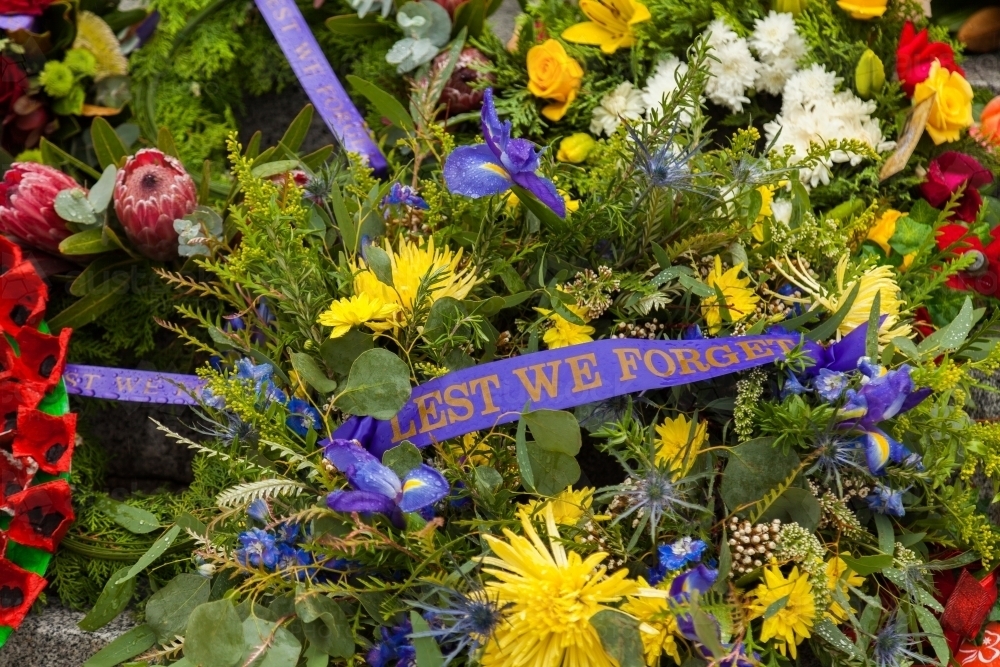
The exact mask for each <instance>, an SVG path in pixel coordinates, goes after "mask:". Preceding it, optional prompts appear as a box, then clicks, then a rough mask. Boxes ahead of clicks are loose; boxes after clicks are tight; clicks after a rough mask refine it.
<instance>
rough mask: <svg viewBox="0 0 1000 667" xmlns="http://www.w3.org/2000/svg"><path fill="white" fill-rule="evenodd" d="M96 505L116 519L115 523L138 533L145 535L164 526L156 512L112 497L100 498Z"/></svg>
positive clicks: (98, 508)
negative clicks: (153, 512)
mask: <svg viewBox="0 0 1000 667" xmlns="http://www.w3.org/2000/svg"><path fill="white" fill-rule="evenodd" d="M94 507H95V508H96V509H97V510H99V511H101V512H103V513H104V514H107V515H108V516H109V517H111V518H112V519H114V521H115V523H117V524H118V525H119V526H121V527H122V528H124V529H125V530H128V531H130V532H132V533H135V534H136V535H145V534H146V533H151V532H153V531H154V530H157V529H158V528H162V526H161V525H160V521H159V519H157V518H156V515H155V514H152V513H151V512H147V511H146V510H144V509H141V508H139V507H133V506H132V505H127V504H125V503H120V502H118V501H117V500H112V499H111V498H107V497H104V498H100V499H98V501H97V502H96V503H94Z"/></svg>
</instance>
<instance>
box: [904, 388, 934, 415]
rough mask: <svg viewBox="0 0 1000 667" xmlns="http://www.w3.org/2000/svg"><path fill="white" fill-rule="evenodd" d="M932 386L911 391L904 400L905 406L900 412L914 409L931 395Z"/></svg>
mask: <svg viewBox="0 0 1000 667" xmlns="http://www.w3.org/2000/svg"><path fill="white" fill-rule="evenodd" d="M931 393H932V392H931V389H930V387H924V388H923V389H917V390H916V391H911V392H910V395H909V396H907V397H906V400H905V401H903V407H901V408H900V409H899V412H900V414H902V413H904V412H907V411H909V410H912V409H913V408H915V407H917V406H918V405H920V404H921V403H923V401H924V399H925V398H927V397H928V396H930V395H931Z"/></svg>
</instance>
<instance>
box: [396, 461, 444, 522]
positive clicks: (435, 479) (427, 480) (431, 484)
mask: <svg viewBox="0 0 1000 667" xmlns="http://www.w3.org/2000/svg"><path fill="white" fill-rule="evenodd" d="M446 495H448V481H447V480H446V479H445V478H444V476H443V475H441V473H439V472H438V471H437V470H435V469H434V468H432V467H430V466H429V465H426V464H421V465H419V466H417V467H416V468H414V469H413V470H411V471H410V472H408V473H407V474H406V477H404V478H403V497H402V498H400V500H399V509H401V510H403V511H404V512H415V511H417V510H419V509H421V508H424V507H428V506H430V505H433V504H434V503H436V502H437V501H439V500H441V499H442V498H444V497H445V496H446Z"/></svg>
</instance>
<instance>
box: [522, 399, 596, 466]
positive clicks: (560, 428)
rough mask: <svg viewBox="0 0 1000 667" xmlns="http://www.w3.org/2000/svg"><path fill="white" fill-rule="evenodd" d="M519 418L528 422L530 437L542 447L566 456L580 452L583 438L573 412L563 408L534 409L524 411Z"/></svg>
mask: <svg viewBox="0 0 1000 667" xmlns="http://www.w3.org/2000/svg"><path fill="white" fill-rule="evenodd" d="M521 419H523V420H524V421H525V422H526V423H527V424H528V429H529V430H530V431H531V437H533V438H534V439H535V444H537V445H538V446H539V447H541V448H542V449H544V450H546V451H550V452H560V453H562V454H566V455H568V456H576V455H577V454H579V453H580V445H581V444H583V440H582V437H581V435H580V424H579V423H578V422H577V421H576V417H574V416H573V413H571V412H566V411H565V410H535V411H533V412H526V413H524V414H523V415H521Z"/></svg>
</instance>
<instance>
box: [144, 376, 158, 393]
mask: <svg viewBox="0 0 1000 667" xmlns="http://www.w3.org/2000/svg"><path fill="white" fill-rule="evenodd" d="M155 382H157V378H147V379H146V387H145V389H143V390H142V393H144V394H146V395H147V396H148V395H149V394H156V393H159V391H160V389H162V388H163V387H161V386H160V385H159V384H156V385H155V386H154V384H153V383H155Z"/></svg>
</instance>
